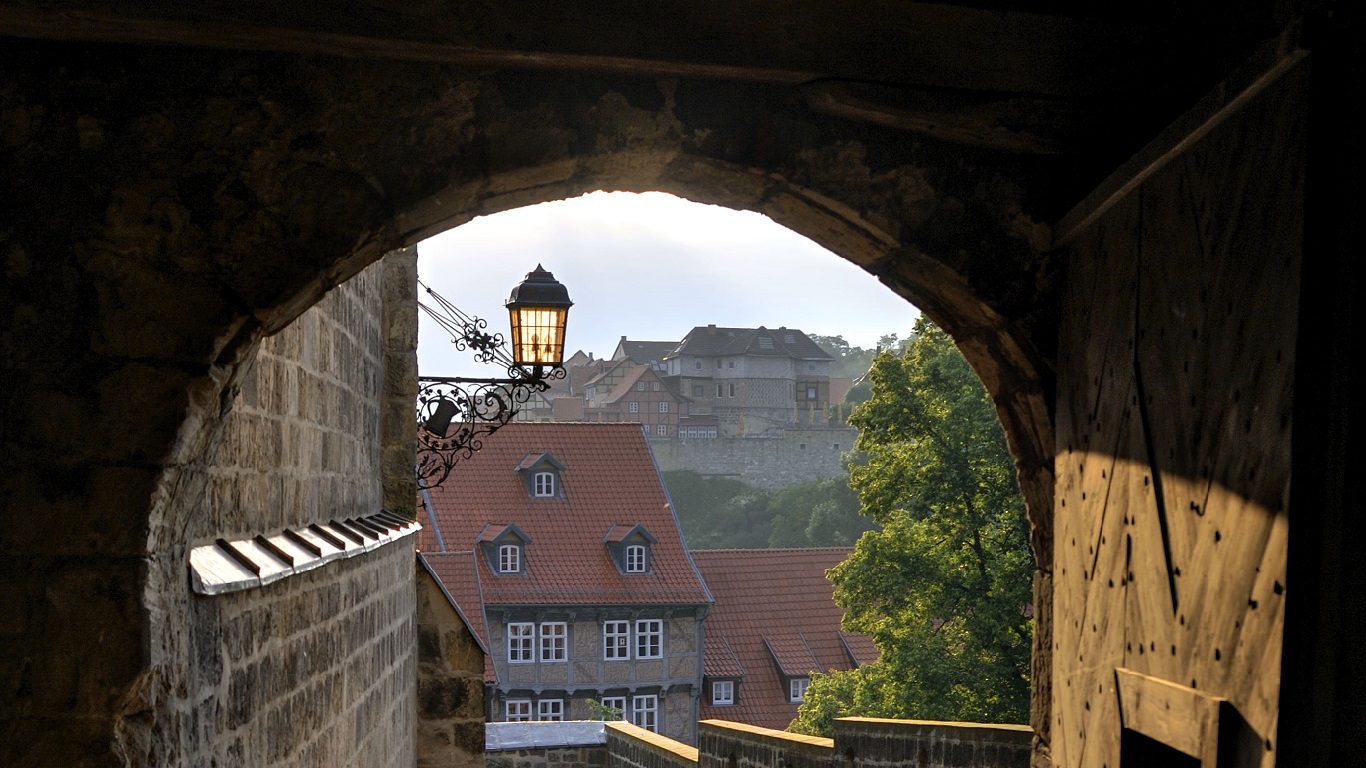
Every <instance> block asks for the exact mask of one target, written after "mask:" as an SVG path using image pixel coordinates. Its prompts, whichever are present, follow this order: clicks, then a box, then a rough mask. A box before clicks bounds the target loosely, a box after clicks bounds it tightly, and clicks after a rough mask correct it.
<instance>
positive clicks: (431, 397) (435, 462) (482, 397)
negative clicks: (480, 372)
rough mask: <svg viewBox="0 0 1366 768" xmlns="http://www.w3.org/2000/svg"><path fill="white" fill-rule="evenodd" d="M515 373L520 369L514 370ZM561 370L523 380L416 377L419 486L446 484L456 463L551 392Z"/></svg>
mask: <svg viewBox="0 0 1366 768" xmlns="http://www.w3.org/2000/svg"><path fill="white" fill-rule="evenodd" d="M514 370H520V369H514ZM564 376H565V370H564V368H561V367H558V366H557V367H555V368H550V369H548V370H547V369H545V368H541V367H538V368H534V369H531V370H529V371H525V375H524V376H519V377H517V378H505V379H476V378H467V377H461V376H434V377H431V378H420V379H418V390H417V477H418V483H419V485H421V486H422V487H424V488H435V487H436V486H438V485H441V483H443V482H445V480H446V478H447V477H448V476H449V475H450V473H451V470H452V469H454V468H455V465H456V464H457V463H459V462H460V460H461V459H467V458H469V457H470V456H473V455H474V452H475V451H478V450H479V449H480V448H482V447H483V445H484V443H483V438H485V437H487V436H488V435H491V434H493V433H494V432H496V431H497V430H499V429H501V428H502V427H503V426H504V425H506V424H507V423H508V422H510V421H512V419H513V418H514V417H515V416H516V415H517V411H518V410H519V409H520V407H521V406H522V405H524V404H526V402H527V401H528V400H530V399H531V396H532V395H533V394H536V393H540V392H544V391H546V390H547V389H550V383H551V382H552V381H554V380H556V379H562V378H564Z"/></svg>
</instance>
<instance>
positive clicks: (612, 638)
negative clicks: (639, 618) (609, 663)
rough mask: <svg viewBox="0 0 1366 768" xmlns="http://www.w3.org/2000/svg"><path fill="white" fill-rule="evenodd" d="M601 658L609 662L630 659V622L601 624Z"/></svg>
mask: <svg viewBox="0 0 1366 768" xmlns="http://www.w3.org/2000/svg"><path fill="white" fill-rule="evenodd" d="M602 657H603V658H604V659H609V660H610V659H629V658H631V622H629V621H604V622H603V623H602ZM622 703H623V704H625V703H626V700H625V699H622Z"/></svg>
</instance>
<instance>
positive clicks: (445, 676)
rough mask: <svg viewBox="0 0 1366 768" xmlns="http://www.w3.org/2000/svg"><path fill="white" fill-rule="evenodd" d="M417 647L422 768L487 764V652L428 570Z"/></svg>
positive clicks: (422, 574)
mask: <svg viewBox="0 0 1366 768" xmlns="http://www.w3.org/2000/svg"><path fill="white" fill-rule="evenodd" d="M417 648H418V656H417V662H418V667H417V668H418V683H417V717H418V720H417V765H418V768H476V767H477V766H482V765H484V764H485V760H484V649H483V647H482V646H480V645H479V641H478V640H476V639H475V636H474V634H473V633H472V632H470V629H469V626H468V625H466V624H465V621H464V619H462V618H461V617H460V614H459V613H457V612H456V610H455V607H454V606H453V605H451V603H450V601H449V600H448V599H447V598H446V594H445V592H444V591H443V590H442V589H441V586H440V584H439V583H438V582H437V580H436V579H435V578H434V577H433V576H432V575H431V574H430V573H428V572H427V570H426V569H425V568H419V569H418V575H417Z"/></svg>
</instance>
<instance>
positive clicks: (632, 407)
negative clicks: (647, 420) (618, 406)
mask: <svg viewBox="0 0 1366 768" xmlns="http://www.w3.org/2000/svg"><path fill="white" fill-rule="evenodd" d="M626 410H627V411H629V412H631V413H640V403H627V404H626Z"/></svg>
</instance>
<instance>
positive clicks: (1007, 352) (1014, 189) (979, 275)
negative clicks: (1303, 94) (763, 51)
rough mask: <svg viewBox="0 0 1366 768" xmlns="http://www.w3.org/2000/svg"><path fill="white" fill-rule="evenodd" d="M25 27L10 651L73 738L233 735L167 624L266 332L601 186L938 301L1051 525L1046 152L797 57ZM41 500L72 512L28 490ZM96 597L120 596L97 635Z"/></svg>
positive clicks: (13, 267)
mask: <svg viewBox="0 0 1366 768" xmlns="http://www.w3.org/2000/svg"><path fill="white" fill-rule="evenodd" d="M3 56H4V62H5V71H6V72H7V77H8V81H7V82H8V86H7V89H6V90H5V91H3V93H0V100H2V103H0V106H3V110H4V114H5V115H6V128H7V131H8V133H7V141H8V142H10V145H11V146H13V147H15V148H16V150H15V153H14V158H15V159H14V162H13V167H12V172H10V173H8V174H7V175H6V178H5V182H4V184H5V191H6V193H7V195H8V197H9V199H11V200H12V201H13V203H14V204H13V205H12V206H11V207H10V209H9V211H10V214H11V215H10V216H9V218H8V219H7V220H6V223H5V227H4V229H3V231H0V240H2V241H3V247H4V249H5V252H6V254H7V256H6V258H7V260H8V261H7V269H8V272H7V276H8V277H9V278H10V279H9V280H7V281H6V282H5V284H4V287H3V289H0V291H3V293H0V296H2V297H3V298H4V302H3V306H4V307H5V313H6V317H5V320H6V327H7V328H8V329H9V332H8V333H7V334H6V335H5V337H4V339H3V346H0V352H3V353H4V357H5V359H6V360H7V367H6V368H5V371H4V373H5V384H6V391H7V393H8V394H9V400H8V401H7V405H6V413H5V424H6V440H7V441H9V442H10V444H11V445H12V446H15V450H11V451H7V453H6V456H5V459H4V462H5V463H4V467H3V469H4V470H5V471H4V480H3V482H4V493H3V496H4V498H5V499H6V503H7V505H8V510H7V512H6V514H5V518H6V523H5V530H6V536H7V539H6V541H5V544H6V551H7V552H8V553H9V554H10V555H11V558H10V560H9V567H10V568H11V576H12V578H11V580H10V584H11V586H10V587H9V588H8V590H7V591H6V592H5V593H4V596H5V599H6V603H7V604H12V605H13V606H14V608H15V612H16V614H18V615H23V616H26V617H29V618H28V619H26V621H25V623H24V625H23V626H24V627H25V628H24V630H23V631H22V632H21V633H20V634H18V635H16V636H14V637H13V638H12V641H11V643H10V648H11V651H12V652H9V653H7V654H6V658H7V659H8V660H9V665H10V666H9V667H8V668H7V669H6V673H7V676H8V678H9V679H14V680H18V681H20V682H19V683H18V685H17V687H16V688H14V689H13V691H12V692H11V694H9V695H10V697H11V700H12V701H13V702H15V704H14V706H13V707H12V708H10V711H12V712H18V713H20V714H18V715H16V716H14V717H13V718H11V719H10V720H9V721H8V725H7V726H6V727H7V728H8V729H9V730H8V731H7V732H9V733H12V734H14V735H15V739H14V740H12V742H11V743H15V744H20V743H24V744H29V743H39V744H41V743H44V740H45V739H46V738H47V737H46V736H44V734H49V735H50V734H51V733H53V732H54V731H56V732H63V733H67V734H72V733H74V734H76V736H77V737H76V738H74V739H68V742H67V743H69V744H81V745H84V746H80V747H76V748H75V750H76V751H75V752H73V753H72V754H88V755H101V754H106V750H108V749H110V747H109V746H108V745H109V744H110V742H111V741H113V738H112V734H114V733H119V734H120V738H123V739H124V743H123V746H122V747H120V749H123V750H127V751H128V754H127V755H125V756H126V757H128V759H132V760H134V761H136V760H137V759H138V758H137V757H136V756H134V754H135V753H142V754H146V753H148V752H155V751H156V750H157V749H172V750H174V749H180V748H182V747H184V745H185V744H191V745H192V744H193V743H194V742H195V740H196V739H200V738H206V737H203V736H195V735H193V734H190V733H187V732H185V731H188V730H189V729H190V726H189V725H185V726H183V729H184V731H181V730H177V732H176V733H174V734H171V735H168V734H167V732H166V731H165V730H164V729H166V728H169V727H171V726H169V725H167V723H168V722H177V723H179V722H181V721H182V720H183V721H184V722H185V723H194V722H195V718H196V717H198V716H199V715H198V709H197V707H198V704H197V703H196V701H195V700H194V699H195V697H197V696H200V695H210V694H206V693H205V691H206V690H212V688H213V687H212V686H210V687H209V688H198V689H196V688H194V686H190V689H191V690H189V691H188V692H182V688H181V686H179V685H178V683H179V682H183V681H184V678H185V677H186V676H187V675H188V674H189V673H188V672H186V669H188V668H189V667H190V666H192V665H194V664H198V663H200V661H197V660H194V659H190V658H187V657H186V656H185V654H187V653H189V651H188V648H189V647H190V644H187V643H172V644H171V645H170V646H168V648H170V650H164V649H163V650H156V651H154V650H152V649H150V648H149V644H150V643H153V642H160V641H159V640H156V639H155V638H159V637H161V636H162V635H164V634H166V633H181V634H185V635H188V634H189V633H192V632H193V631H194V623H195V621H196V620H195V618H194V611H193V610H192V609H191V608H189V607H188V606H190V605H191V598H190V596H189V594H188V592H187V591H185V589H184V585H183V584H180V583H179V579H178V578H177V576H176V574H177V573H179V572H180V570H181V569H182V568H183V562H184V557H185V552H186V550H187V548H188V547H189V546H191V545H193V544H194V543H195V542H196V541H198V540H199V539H200V538H202V537H204V536H212V535H216V533H218V532H215V531H211V530H209V529H208V528H206V527H205V526H204V524H203V521H195V520H194V519H193V517H192V516H193V514H194V505H193V503H192V501H193V499H194V498H195V497H196V494H197V493H199V491H200V490H201V489H202V488H203V487H204V483H205V482H206V471H207V469H208V468H210V467H212V465H213V462H214V460H215V451H216V449H217V445H218V441H219V439H220V435H221V429H222V424H223V421H224V417H225V415H226V413H227V411H228V409H229V408H230V407H231V405H232V403H233V401H234V399H235V397H236V396H237V387H238V385H239V383H240V382H241V381H242V379H243V377H244V375H245V374H246V372H248V371H250V369H251V365H252V362H253V360H254V358H255V356H256V353H257V350H258V348H259V345H260V343H261V341H262V339H264V338H266V337H268V336H270V335H271V334H274V333H276V332H278V331H280V330H281V329H283V328H285V327H286V326H287V325H288V324H289V323H290V322H291V321H292V320H294V319H295V318H297V317H298V316H299V315H300V314H301V313H302V312H303V311H304V310H305V309H307V308H308V307H310V306H312V305H314V304H315V303H317V302H318V301H319V299H321V298H322V297H323V296H324V295H325V294H327V292H328V291H329V290H331V289H332V288H333V287H334V286H336V285H338V284H339V283H341V282H343V281H345V280H346V279H348V278H350V277H352V276H353V275H356V274H357V273H359V272H360V271H361V270H362V269H363V268H364V267H365V266H366V265H367V264H370V263H372V262H374V261H375V260H376V259H378V258H380V257H381V255H382V254H384V253H385V252H387V251H389V250H391V249H393V248H396V247H399V246H402V245H404V244H409V243H412V242H415V241H416V240H417V239H419V238H420V237H422V236H423V235H425V234H428V233H430V232H431V231H433V230H435V229H439V228H444V227H448V226H451V225H454V224H458V223H459V222H460V221H463V220H467V219H468V218H470V217H472V216H475V215H479V214H483V213H490V212H493V211H496V210H502V209H506V208H511V207H515V206H519V205H525V204H529V203H533V202H540V201H544V200H551V199H557V198H560V197H565V196H568V195H573V194H578V193H581V192H585V191H589V190H593V189H599V188H607V189H626V190H635V191H643V190H648V189H658V190H663V191H668V192H673V193H675V194H679V195H681V196H683V197H687V198H689V199H693V200H697V201H700V202H709V203H716V204H721V205H727V206H731V207H736V208H747V209H754V210H759V211H761V212H764V213H766V214H768V215H769V216H770V217H772V218H774V219H775V220H776V221H778V222H779V223H781V224H784V225H786V226H789V227H790V228H792V229H794V230H796V231H798V232H800V233H802V234H804V235H806V236H808V237H810V238H812V239H813V240H815V241H817V242H819V243H821V244H822V245H824V246H826V247H827V248H830V249H831V250H833V251H835V252H836V253H838V254H840V255H842V256H843V257H845V258H848V259H850V260H851V261H854V262H855V263H857V264H859V265H860V266H862V267H863V268H865V269H867V270H869V271H870V272H872V273H874V274H876V275H877V276H878V277H879V278H880V279H882V280H883V281H884V282H885V283H886V284H887V285H889V286H890V287H891V288H892V289H893V290H895V291H897V292H898V293H900V294H901V295H903V296H905V297H906V298H907V299H908V300H911V301H913V302H914V303H916V304H917V306H919V307H921V308H922V309H923V310H924V311H925V312H926V313H927V314H929V315H930V316H931V317H932V318H934V319H935V320H936V321H937V322H939V323H940V324H941V325H942V326H944V327H945V328H946V329H948V330H949V331H950V333H952V334H953V335H954V336H955V338H957V339H958V341H959V343H960V345H962V347H963V349H964V351H965V353H966V354H967V355H968V357H969V359H970V360H971V361H972V362H973V363H974V365H975V366H976V367H977V369H978V370H979V372H980V373H981V375H982V378H983V379H984V381H986V383H987V385H988V387H989V388H990V390H991V391H992V393H993V395H994V396H995V397H996V399H997V402H998V406H999V410H1000V412H1001V414H1002V417H1003V421H1004V423H1005V424H1006V427H1007V432H1008V434H1009V436H1010V439H1011V442H1012V446H1013V447H1014V450H1015V451H1016V455H1017V457H1019V461H1020V468H1021V479H1022V485H1023V486H1024V487H1025V491H1026V494H1027V496H1028V498H1029V501H1030V507H1031V510H1036V512H1035V530H1036V532H1037V538H1036V545H1037V546H1040V547H1044V548H1046V546H1047V544H1048V535H1047V521H1048V519H1049V518H1048V516H1047V511H1048V510H1050V509H1051V501H1050V499H1051V493H1052V481H1051V466H1052V460H1051V451H1052V438H1051V435H1050V426H1049V425H1050V417H1049V414H1050V412H1051V408H1052V406H1051V402H1050V400H1049V397H1050V395H1049V393H1050V392H1051V391H1052V384H1051V373H1050V371H1051V370H1052V364H1051V356H1052V346H1053V341H1052V329H1053V325H1052V319H1051V309H1050V297H1051V289H1050V288H1049V286H1050V285H1051V274H1052V270H1053V263H1052V262H1051V261H1050V259H1049V257H1048V256H1047V254H1045V253H1044V252H1043V248H1044V247H1045V245H1046V243H1047V228H1046V227H1045V226H1043V225H1042V224H1040V223H1039V222H1040V221H1045V220H1048V218H1049V217H1050V214H1051V213H1052V212H1053V210H1054V209H1055V208H1056V207H1057V206H1058V202H1057V197H1056V196H1052V195H1051V193H1049V192H1047V190H1044V191H1040V190H1039V189H1038V186H1037V185H1033V186H1031V185H1030V184H1029V183H1028V182H1029V180H1030V178H1031V177H1033V176H1034V175H1037V174H1038V173H1040V171H1041V169H1043V168H1046V167H1048V165H1049V163H1050V162H1051V161H1049V160H1046V159H1041V158H1038V157H1032V156H1018V155H1006V154H1001V153H997V152H993V151H990V150H982V149H971V148H962V147H957V146H953V145H949V144H946V143H943V142H939V141H936V140H933V139H908V138H907V136H906V135H905V134H903V133H900V132H898V131H894V130H886V129H881V128H873V127H869V126H867V125H866V124H863V123H857V122H850V121H846V120H844V119H841V118H835V117H829V116H826V115H822V114H820V113H817V112H815V111H813V110H812V109H811V108H810V107H809V106H808V105H807V103H806V101H805V100H803V99H801V98H799V97H798V96H797V94H795V93H794V91H793V89H792V88H791V87H790V86H787V85H781V84H778V85H775V84H763V83H759V84H756V83H743V82H726V81H719V82H718V81H698V80H684V79H660V78H655V77H641V76H630V75H612V76H602V75H594V74H572V73H570V74H566V73H545V72H540V73H521V72H481V71H472V70H469V69H463V68H455V67H451V66H445V65H435V64H412V63H401V62H376V61H364V62H356V61H351V60H344V59H329V58H323V57H315V56H308V55H293V54H252V53H226V52H216V51H204V50H185V49H171V48H151V47H131V46H118V45H107V46H78V45H70V44H61V43H36V42H22V43H16V44H14V45H7V46H6V49H5V52H4V54H3ZM1025 190H1033V191H1031V192H1029V193H1026V191H1025ZM1041 195H1042V196H1041ZM69 425H80V427H81V429H80V433H79V434H82V435H96V436H104V437H102V438H101V439H95V440H82V439H79V437H76V436H73V433H72V432H71V431H70V430H69V429H68V426H69ZM38 510H46V511H47V512H48V513H49V514H55V515H57V516H58V518H59V519H61V520H62V521H63V523H64V524H65V525H66V526H68V527H70V528H71V529H72V530H76V531H79V532H80V533H79V535H78V537H77V538H76V540H75V543H73V542H72V540H70V539H69V538H62V537H52V536H50V535H48V534H47V532H46V531H45V526H43V525H41V524H37V523H27V522H23V521H36V520H41V519H42V518H41V516H40V515H38V514H37V511H38ZM233 525H235V526H237V527H240V528H242V530H241V531H240V533H244V534H245V533H251V532H252V531H253V530H254V528H253V525H254V524H249V522H244V521H237V522H235V523H233ZM1040 560H1041V562H1048V560H1049V558H1048V556H1047V554H1046V549H1044V550H1041V551H1040ZM149 569H150V570H151V571H152V572H156V573H160V574H163V575H164V578H160V579H149V577H148V575H147V574H148V572H149ZM1044 584H1045V586H1044V587H1041V594H1042V595H1045V596H1046V595H1047V588H1046V582H1044ZM1040 603H1041V604H1040V610H1041V614H1042V615H1043V616H1046V611H1047V608H1046V605H1047V604H1046V602H1045V601H1044V600H1043V599H1041V601H1040ZM54 605H56V606H60V609H59V610H55V611H54V610H53V608H52V606H54ZM79 616H97V617H101V618H100V619H99V621H101V623H102V624H101V626H102V637H103V640H102V642H101V644H100V645H99V647H98V649H97V650H92V648H91V647H90V645H89V643H88V642H87V641H86V635H85V633H84V631H83V625H82V622H81V620H79V619H76V618H74V617H79ZM61 617H73V618H71V619H70V620H64V619H62V618H61ZM1040 626H1041V628H1042V627H1044V626H1046V622H1045V621H1044V620H1041V621H1040ZM1038 642H1045V643H1046V640H1044V641H1039V640H1036V643H1038ZM1044 647H1046V645H1045V646H1044ZM204 663H205V664H206V665H207V668H208V669H210V670H211V671H212V670H214V669H217V668H215V667H214V665H213V664H212V660H207V661H205V662H204ZM217 673H218V674H220V675H221V674H222V672H221V669H218V672H217ZM35 691H36V692H47V693H41V694H36V693H35ZM52 692H56V693H52ZM225 694H226V692H225V691H220V692H219V694H218V695H225ZM1036 698H1037V700H1038V701H1039V702H1043V703H1046V702H1047V700H1048V697H1047V693H1046V690H1045V691H1043V692H1042V693H1036ZM1036 720H1038V722H1041V723H1044V724H1045V725H1044V727H1046V723H1047V720H1046V719H1040V718H1037V717H1036ZM158 723H160V725H158ZM201 727H202V725H201ZM176 728H177V729H180V728H182V726H176ZM158 729H163V730H161V731H158ZM158 734H160V735H158ZM143 738H147V739H150V742H147V743H144V742H141V741H139V740H140V739H143ZM158 739H170V740H172V741H178V742H179V746H175V747H170V746H167V744H165V743H161V742H159V741H158ZM149 743H150V746H149ZM184 748H187V749H189V748H192V746H191V747H184ZM53 754H55V753H53ZM144 759H145V758H144ZM102 760H103V758H99V759H98V760H97V761H102Z"/></svg>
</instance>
